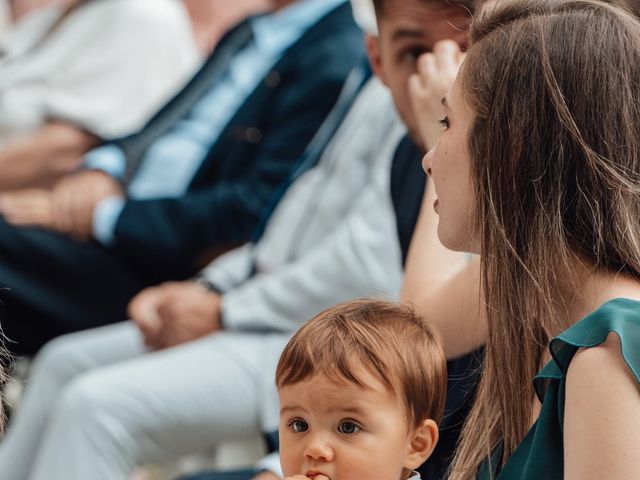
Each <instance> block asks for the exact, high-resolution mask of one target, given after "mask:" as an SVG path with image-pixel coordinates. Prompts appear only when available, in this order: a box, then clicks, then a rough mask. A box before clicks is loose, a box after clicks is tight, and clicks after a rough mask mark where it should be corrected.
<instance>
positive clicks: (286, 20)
mask: <svg viewBox="0 0 640 480" xmlns="http://www.w3.org/2000/svg"><path fill="white" fill-rule="evenodd" d="M345 1H346V0H298V1H296V2H294V3H293V4H291V5H290V6H288V7H285V8H283V9H282V10H280V11H278V12H275V13H272V14H269V15H262V16H258V17H254V18H252V19H251V20H250V22H251V28H252V30H253V36H254V40H253V42H251V43H250V44H249V45H248V46H247V47H245V48H244V49H243V50H242V51H241V52H239V53H238V54H237V55H236V57H235V58H234V60H233V61H232V63H231V65H230V67H229V69H228V71H227V72H225V74H224V75H222V76H221V77H220V79H219V80H218V81H217V82H216V83H215V85H213V86H212V88H211V89H210V91H209V93H207V94H206V95H205V96H204V97H203V98H202V99H201V100H200V101H199V102H198V103H197V104H196V105H195V106H194V107H193V108H192V110H191V111H190V112H189V114H188V115H187V116H186V117H185V118H183V119H181V120H180V121H179V122H178V123H177V124H176V125H175V126H174V127H173V128H172V129H171V130H170V131H169V132H168V133H167V134H165V135H164V136H162V137H160V138H158V139H157V140H156V141H155V142H154V143H153V144H152V145H151V146H150V147H149V149H148V150H147V152H146V153H145V156H144V159H143V162H142V163H141V165H140V168H139V170H138V171H137V172H136V175H135V177H134V179H133V180H132V182H131V184H130V185H129V188H128V192H127V195H128V197H129V198H132V199H148V198H160V197H164V198H166V197H178V196H181V195H183V194H184V193H185V192H186V190H187V189H188V187H189V184H190V183H191V180H192V179H193V177H194V175H195V174H196V172H197V170H198V168H199V167H200V165H201V164H202V162H203V161H204V159H205V158H206V155H207V153H208V152H209V150H210V149H211V147H212V146H213V144H214V143H215V142H216V141H217V139H218V137H219V136H220V134H221V133H222V131H223V130H224V128H225V127H226V125H227V124H228V122H229V121H230V120H231V118H232V117H233V115H234V114H235V112H236V111H237V110H238V109H239V108H240V107H241V106H242V104H243V103H244V102H245V101H246V99H247V98H248V97H249V95H250V94H251V93H252V92H253V90H255V88H256V87H257V86H258V84H259V83H260V81H261V80H262V79H263V78H264V77H265V76H266V75H267V73H268V72H269V70H270V69H271V68H273V66H274V65H275V63H276V62H277V61H278V60H280V58H281V57H282V55H283V53H284V52H285V51H286V50H287V48H289V47H290V46H291V45H293V44H294V43H295V42H296V41H298V40H299V39H300V37H301V36H302V35H303V34H304V32H305V31H306V30H307V29H308V28H310V27H311V26H312V25H313V24H315V23H316V22H317V21H318V20H319V19H320V18H321V17H322V16H324V15H325V14H327V13H328V12H329V11H331V10H333V9H334V8H336V7H337V6H338V5H341V4H342V3H344V2H345ZM85 166H86V167H87V168H96V169H100V170H104V171H106V172H107V173H109V174H110V175H112V176H114V177H116V178H122V177H123V176H124V172H125V168H126V160H125V158H124V154H123V152H122V151H121V150H120V149H119V148H118V147H116V146H115V145H106V146H104V147H99V148H97V149H95V150H92V151H91V152H89V153H88V154H87V155H86V156H85ZM124 203H125V200H124V199H122V198H119V197H111V198H107V199H105V200H103V201H102V202H101V203H99V204H98V205H97V207H96V209H95V211H94V217H93V233H94V237H95V238H96V239H97V240H98V241H100V242H101V243H103V244H105V245H111V244H112V243H113V242H114V229H115V225H116V223H117V220H118V217H119V216H120V213H121V212H122V209H123V208H124Z"/></svg>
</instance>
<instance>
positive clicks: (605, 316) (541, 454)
mask: <svg viewBox="0 0 640 480" xmlns="http://www.w3.org/2000/svg"><path fill="white" fill-rule="evenodd" d="M611 332H615V333H616V334H617V335H618V336H619V337H620V346H621V350H622V352H621V353H622V357H623V359H624V361H625V363H626V364H627V366H628V367H629V370H630V371H631V373H632V374H633V376H634V377H635V380H636V382H637V383H640V302H638V301H635V300H629V299H626V298H617V299H614V300H611V301H609V302H607V303H605V304H604V305H602V306H601V307H600V308H598V309H597V310H595V311H594V312H592V313H590V314H589V315H587V316H586V317H584V318H583V319H582V320H580V321H579V322H577V323H575V324H574V325H572V326H571V327H570V328H569V329H567V330H565V331H564V332H562V333H561V334H560V335H558V336H557V337H556V338H554V339H553V340H552V341H551V344H550V346H549V350H550V352H551V356H552V360H550V361H549V363H547V364H546V365H545V366H544V368H543V369H542V370H541V371H540V373H539V374H538V375H537V376H536V378H535V379H534V386H535V389H536V393H537V395H538V398H539V399H540V401H541V402H542V409H541V411H540V416H539V417H538V420H537V421H536V423H535V424H534V425H533V427H531V430H529V432H528V434H527V435H526V437H525V438H524V440H523V441H522V442H521V443H520V445H519V446H518V448H517V449H516V451H515V452H514V453H513V455H512V456H511V458H509V461H508V462H507V464H506V465H505V466H504V468H503V469H502V470H501V471H499V472H498V471H497V470H496V469H494V472H495V473H494V477H493V478H495V479H496V480H534V479H535V480H540V479H545V480H555V479H558V480H562V478H563V471H564V451H563V434H562V431H563V427H562V426H563V420H564V398H565V384H566V374H567V371H568V369H569V364H570V363H571V360H572V359H573V356H574V355H575V354H576V352H577V351H578V350H579V349H580V348H590V347H595V346H597V345H600V344H601V343H603V342H604V341H605V340H606V339H607V336H608V335H609V334H610V333H611ZM496 458H499V455H494V456H493V460H494V461H492V462H489V461H487V462H485V464H483V465H482V466H481V468H480V470H479V473H478V475H477V477H476V478H477V479H478V480H489V479H490V478H492V477H491V475H490V474H489V473H490V470H491V467H490V464H493V465H494V466H495V464H496V462H495V460H496ZM496 473H497V475H496Z"/></svg>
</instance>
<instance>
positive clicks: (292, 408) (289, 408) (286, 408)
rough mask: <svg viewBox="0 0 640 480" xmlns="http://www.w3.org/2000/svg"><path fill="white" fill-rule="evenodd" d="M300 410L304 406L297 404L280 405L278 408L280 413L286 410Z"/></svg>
mask: <svg viewBox="0 0 640 480" xmlns="http://www.w3.org/2000/svg"><path fill="white" fill-rule="evenodd" d="M301 410H304V408H302V407H300V406H298V405H285V406H284V407H282V408H281V409H280V415H283V414H285V413H287V412H299V411H301Z"/></svg>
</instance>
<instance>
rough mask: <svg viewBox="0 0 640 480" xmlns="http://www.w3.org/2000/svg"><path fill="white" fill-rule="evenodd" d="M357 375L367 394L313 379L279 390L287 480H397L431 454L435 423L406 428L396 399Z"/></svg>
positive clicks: (374, 382) (400, 403)
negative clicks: (370, 479)
mask: <svg viewBox="0 0 640 480" xmlns="http://www.w3.org/2000/svg"><path fill="white" fill-rule="evenodd" d="M357 375H358V376H360V375H362V377H361V378H362V380H363V382H364V383H365V385H367V386H368V387H369V388H362V387H360V386H357V385H354V384H351V383H347V382H336V381H335V380H333V379H329V378H327V377H326V376H324V375H323V374H320V373H319V374H316V375H314V376H313V377H311V378H308V379H306V380H304V381H301V382H299V383H295V384H292V385H286V386H282V387H281V388H280V389H279V395H280V408H281V410H280V451H281V464H282V469H283V471H284V474H285V477H286V478H287V479H288V480H307V479H310V480H314V479H315V480H356V479H364V478H376V479H378V480H400V479H404V478H407V477H408V476H409V475H410V471H411V470H413V469H415V468H417V467H418V466H420V465H421V464H422V463H423V462H424V461H425V460H426V459H427V458H428V457H429V455H430V454H431V452H432V451H433V448H434V447H435V444H436V442H437V439H438V428H437V426H436V424H435V422H434V421H433V420H428V419H427V420H423V421H422V422H420V423H419V424H418V425H417V426H416V427H410V426H409V425H408V420H407V418H408V416H407V413H406V407H405V405H404V402H403V401H402V399H401V398H400V397H399V396H398V395H396V394H395V393H393V392H391V391H389V390H387V388H386V387H385V385H384V384H383V383H381V382H380V380H378V378H377V377H375V376H373V375H372V374H370V373H369V372H368V371H366V370H364V369H362V372H359V373H357Z"/></svg>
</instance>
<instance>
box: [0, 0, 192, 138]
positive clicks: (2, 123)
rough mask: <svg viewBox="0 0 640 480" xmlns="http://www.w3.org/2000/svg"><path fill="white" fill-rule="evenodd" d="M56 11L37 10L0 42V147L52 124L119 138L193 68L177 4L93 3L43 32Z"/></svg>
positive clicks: (150, 0)
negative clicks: (63, 123) (56, 122)
mask: <svg viewBox="0 0 640 480" xmlns="http://www.w3.org/2000/svg"><path fill="white" fill-rule="evenodd" d="M63 11H64V10H63V9H62V8H60V7H56V6H53V7H49V8H43V9H40V10H37V11H35V12H33V13H32V14H30V15H27V16H26V17H25V18H24V19H22V20H21V21H19V22H18V23H17V24H16V25H15V26H14V27H13V28H12V29H11V31H10V32H9V34H8V35H7V36H6V37H5V38H4V39H3V41H2V42H0V51H2V53H3V55H2V56H0V141H2V140H5V141H6V140H7V139H8V138H10V137H12V136H14V135H19V134H21V133H25V132H29V131H31V130H34V129H36V128H38V127H40V126H41V125H42V124H44V123H46V122H47V121H48V120H52V119H56V120H66V121H69V122H71V123H74V124H76V125H78V126H80V127H81V128H84V129H86V130H88V131H89V132H91V133H93V134H95V135H97V136H99V137H101V138H105V139H108V138H113V137H118V136H121V135H125V134H127V133H130V132H132V131H135V130H137V129H139V128H141V127H142V126H143V125H144V123H145V122H146V121H147V120H148V118H149V117H150V116H151V115H152V114H153V113H155V111H156V110H157V109H158V108H159V107H160V106H161V105H162V104H163V103H164V102H165V101H166V99H167V97H168V96H169V95H171V94H173V92H174V91H175V90H177V89H178V88H179V87H180V86H181V85H182V84H183V83H184V82H185V81H186V80H187V79H188V78H189V77H190V76H191V74H192V73H193V71H194V70H195V68H196V67H197V65H198V64H199V63H200V61H201V57H200V54H199V53H198V50H197V47H196V44H195V41H194V39H193V34H192V31H191V22H190V18H189V16H188V14H187V12H186V10H185V8H184V6H183V5H182V3H181V2H180V1H178V0H93V1H89V2H87V3H86V4H85V5H82V6H80V7H78V8H77V9H76V10H74V11H73V12H72V13H71V14H70V15H69V16H68V17H67V18H65V19H64V20H63V21H62V22H61V23H60V24H59V25H58V26H57V28H55V29H54V30H51V27H52V25H54V24H55V22H56V21H57V19H58V18H59V17H60V15H61V13H62V12H63Z"/></svg>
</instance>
